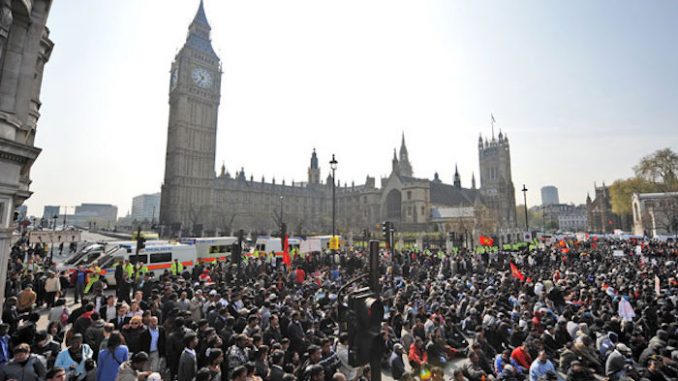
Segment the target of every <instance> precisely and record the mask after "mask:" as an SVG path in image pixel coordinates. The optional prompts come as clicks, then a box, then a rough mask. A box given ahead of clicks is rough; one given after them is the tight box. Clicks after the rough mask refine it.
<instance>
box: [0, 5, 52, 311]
mask: <svg viewBox="0 0 678 381" xmlns="http://www.w3.org/2000/svg"><path fill="white" fill-rule="evenodd" d="M51 5H52V1H51V0H23V1H21V0H0V184H2V185H1V186H0V302H2V301H3V300H4V298H3V295H4V289H5V277H6V275H7V255H8V253H9V245H10V240H11V238H12V231H13V230H14V227H15V226H14V225H15V222H14V221H13V214H14V210H15V209H16V208H17V207H18V206H19V205H21V204H22V203H23V202H24V201H25V200H26V199H27V198H29V197H30V196H31V191H30V188H29V187H30V184H31V179H30V171H31V166H32V165H33V163H34V162H35V160H36V159H37V157H38V155H39V154H40V149H39V148H37V147H35V146H34V145H33V144H34V141H35V133H36V129H37V123H38V119H39V118H40V105H41V103H40V89H41V87H42V74H43V69H44V67H45V64H46V63H47V61H48V60H49V57H50V54H51V52H52V48H53V46H54V44H53V43H52V41H51V40H50V39H49V29H47V26H46V24H47V16H48V15H49V10H50V7H51Z"/></svg>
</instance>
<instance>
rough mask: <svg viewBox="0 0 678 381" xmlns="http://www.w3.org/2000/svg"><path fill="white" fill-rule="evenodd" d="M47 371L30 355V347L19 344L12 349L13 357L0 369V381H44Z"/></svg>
mask: <svg viewBox="0 0 678 381" xmlns="http://www.w3.org/2000/svg"><path fill="white" fill-rule="evenodd" d="M46 373H47V369H45V366H44V365H43V364H42V361H40V359H38V356H36V355H31V347H30V346H29V345H28V344H25V343H23V344H19V345H17V346H16V347H15V348H14V357H13V358H12V359H11V360H10V361H9V362H8V363H6V364H4V365H3V366H1V367H0V380H23V381H38V380H44V379H45V374H46Z"/></svg>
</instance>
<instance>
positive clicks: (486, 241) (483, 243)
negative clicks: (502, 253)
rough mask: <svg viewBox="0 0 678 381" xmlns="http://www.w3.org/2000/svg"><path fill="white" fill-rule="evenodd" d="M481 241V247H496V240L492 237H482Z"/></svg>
mask: <svg viewBox="0 0 678 381" xmlns="http://www.w3.org/2000/svg"><path fill="white" fill-rule="evenodd" d="M479 241H480V245H481V246H492V245H494V240H493V239H492V237H487V236H484V235H481V236H480V238H479Z"/></svg>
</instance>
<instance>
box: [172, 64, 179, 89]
mask: <svg viewBox="0 0 678 381" xmlns="http://www.w3.org/2000/svg"><path fill="white" fill-rule="evenodd" d="M177 82H179V70H177V69H174V70H172V79H171V80H170V89H172V90H174V88H175V87H177Z"/></svg>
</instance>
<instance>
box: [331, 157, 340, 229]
mask: <svg viewBox="0 0 678 381" xmlns="http://www.w3.org/2000/svg"><path fill="white" fill-rule="evenodd" d="M337 164H339V162H338V161H337V159H335V158H334V154H332V160H330V168H332V237H334V236H335V235H336V218H337V190H336V187H337V180H336V179H335V176H334V174H335V173H336V170H337Z"/></svg>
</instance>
